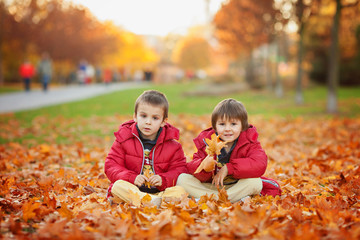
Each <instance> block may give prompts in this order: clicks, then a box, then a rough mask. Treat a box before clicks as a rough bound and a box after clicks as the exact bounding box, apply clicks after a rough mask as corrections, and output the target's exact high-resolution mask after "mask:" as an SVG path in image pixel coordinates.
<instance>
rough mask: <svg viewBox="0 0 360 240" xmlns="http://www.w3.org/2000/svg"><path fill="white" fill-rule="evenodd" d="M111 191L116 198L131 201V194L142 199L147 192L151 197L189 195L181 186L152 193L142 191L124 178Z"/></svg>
mask: <svg viewBox="0 0 360 240" xmlns="http://www.w3.org/2000/svg"><path fill="white" fill-rule="evenodd" d="M111 193H112V195H113V196H114V197H115V198H119V199H120V200H121V201H124V202H127V203H131V196H130V195H131V194H137V195H138V196H139V197H140V199H142V198H143V197H144V196H145V195H146V194H149V195H150V197H151V198H154V197H161V198H181V197H182V196H183V195H184V194H185V195H188V194H187V193H186V192H185V189H184V188H183V187H180V186H175V187H169V188H166V189H165V191H162V192H159V193H156V194H150V193H146V192H142V191H140V190H139V188H138V187H137V186H135V185H134V184H131V183H129V182H127V181H124V180H118V181H116V182H115V183H114V185H113V187H112V188H111Z"/></svg>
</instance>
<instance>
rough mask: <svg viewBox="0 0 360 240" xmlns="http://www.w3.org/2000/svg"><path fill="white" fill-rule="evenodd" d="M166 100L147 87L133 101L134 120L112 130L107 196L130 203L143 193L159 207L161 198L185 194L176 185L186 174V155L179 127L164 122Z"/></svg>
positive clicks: (106, 168) (166, 109)
mask: <svg viewBox="0 0 360 240" xmlns="http://www.w3.org/2000/svg"><path fill="white" fill-rule="evenodd" d="M168 109H169V103H168V101H167V99H166V97H165V95H164V94H163V93H160V92H158V91H155V90H148V91H145V92H144V93H143V94H141V95H140V96H139V97H138V99H137V100H136V102H135V113H134V116H133V117H134V119H133V120H130V121H127V122H125V123H123V124H122V125H121V126H120V128H119V130H118V131H117V132H115V133H114V134H115V138H116V139H115V141H114V143H113V145H112V147H111V149H110V152H109V153H108V155H107V157H106V160H105V174H106V176H107V177H108V178H109V180H110V181H111V185H110V187H109V191H108V197H111V196H113V197H114V199H117V200H121V201H124V202H129V203H131V202H132V196H134V194H137V195H138V196H139V197H140V198H143V197H144V196H145V195H146V194H149V195H150V196H151V199H152V200H151V201H152V202H153V203H154V204H155V205H157V206H159V205H160V204H161V201H162V197H175V198H180V197H182V195H183V194H186V195H187V193H186V192H185V190H184V189H183V188H182V187H178V186H175V185H176V181H177V178H178V176H179V175H180V174H181V173H186V172H187V169H186V158H185V155H184V152H183V149H182V146H181V145H180V143H179V142H177V141H176V140H178V139H179V130H178V129H177V128H175V127H174V126H172V125H170V124H169V123H167V119H168Z"/></svg>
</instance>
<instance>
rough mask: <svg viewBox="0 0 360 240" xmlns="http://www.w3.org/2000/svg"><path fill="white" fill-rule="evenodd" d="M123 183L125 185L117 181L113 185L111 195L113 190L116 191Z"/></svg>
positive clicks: (121, 181) (122, 181)
mask: <svg viewBox="0 0 360 240" xmlns="http://www.w3.org/2000/svg"><path fill="white" fill-rule="evenodd" d="M124 183H126V181H124V180H117V181H116V182H115V183H114V185H113V186H112V188H111V193H113V190H116V189H118V188H119V187H120V186H122V185H124Z"/></svg>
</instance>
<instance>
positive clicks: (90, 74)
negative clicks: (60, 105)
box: [85, 64, 95, 84]
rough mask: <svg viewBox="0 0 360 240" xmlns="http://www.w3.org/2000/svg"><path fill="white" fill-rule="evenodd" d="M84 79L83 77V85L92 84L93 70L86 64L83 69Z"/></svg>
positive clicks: (92, 67)
mask: <svg viewBox="0 0 360 240" xmlns="http://www.w3.org/2000/svg"><path fill="white" fill-rule="evenodd" d="M85 73H86V77H85V83H86V84H90V83H91V82H93V79H94V77H95V68H94V66H93V65H91V64H88V65H87V66H86V69H85Z"/></svg>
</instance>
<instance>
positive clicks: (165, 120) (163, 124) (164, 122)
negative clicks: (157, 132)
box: [160, 118, 168, 127]
mask: <svg viewBox="0 0 360 240" xmlns="http://www.w3.org/2000/svg"><path fill="white" fill-rule="evenodd" d="M167 120H168V119H167V118H165V119H164V120H163V122H162V123H161V125H160V126H161V127H163V126H165V124H166V122H167Z"/></svg>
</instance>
